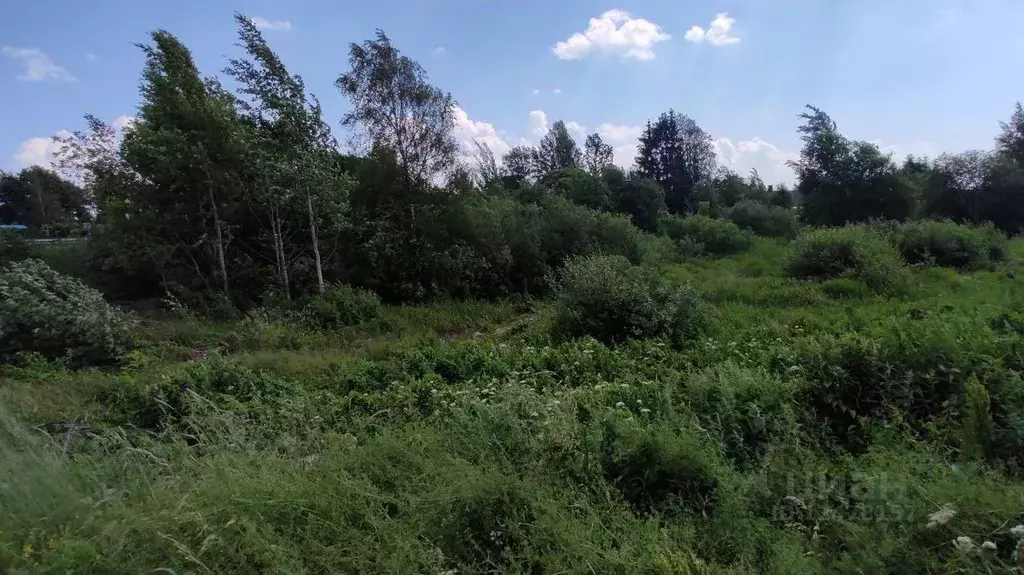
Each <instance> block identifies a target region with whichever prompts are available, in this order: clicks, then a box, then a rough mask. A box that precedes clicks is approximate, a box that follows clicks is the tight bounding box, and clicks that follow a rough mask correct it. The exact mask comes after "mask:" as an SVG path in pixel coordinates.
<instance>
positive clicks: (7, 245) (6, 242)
mask: <svg viewBox="0 0 1024 575" xmlns="http://www.w3.org/2000/svg"><path fill="white" fill-rule="evenodd" d="M30 257H32V245H31V244H29V243H28V241H27V240H25V236H24V235H22V233H21V232H14V231H8V230H0V266H2V265H5V264H8V263H11V262H20V261H21V260H25V259H28V258H30Z"/></svg>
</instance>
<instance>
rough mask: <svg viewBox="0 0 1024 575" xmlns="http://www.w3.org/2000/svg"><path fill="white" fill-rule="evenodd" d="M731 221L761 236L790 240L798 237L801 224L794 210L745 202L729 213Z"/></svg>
mask: <svg viewBox="0 0 1024 575" xmlns="http://www.w3.org/2000/svg"><path fill="white" fill-rule="evenodd" d="M728 215H729V219H730V220H732V222H733V223H734V224H736V225H737V226H739V227H741V228H743V229H745V230H749V231H751V232H754V233H755V234H757V235H759V236H766V237H771V238H776V237H777V238H790V237H793V236H794V235H796V231H797V228H798V227H799V223H798V222H797V220H796V214H794V213H793V210H790V209H787V208H783V207H779V206H769V205H768V204H765V203H762V202H758V201H754V200H743V201H742V202H740V203H738V204H736V205H735V206H733V207H732V208H730V209H729V211H728Z"/></svg>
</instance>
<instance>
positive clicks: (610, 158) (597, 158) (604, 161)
mask: <svg viewBox="0 0 1024 575" xmlns="http://www.w3.org/2000/svg"><path fill="white" fill-rule="evenodd" d="M583 149H584V152H583V169H585V170H587V171H588V172H590V174H591V175H594V176H600V175H601V172H602V171H603V170H604V169H605V168H607V167H608V166H611V165H613V163H614V152H613V151H612V147H611V146H610V145H608V144H606V143H604V140H602V139H601V135H600V134H598V133H596V132H595V133H593V134H590V135H589V136H587V141H586V142H585V143H584V144H583Z"/></svg>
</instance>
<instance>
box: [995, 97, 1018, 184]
mask: <svg viewBox="0 0 1024 575" xmlns="http://www.w3.org/2000/svg"><path fill="white" fill-rule="evenodd" d="M999 127H1000V128H1001V132H1000V134H999V136H998V137H997V138H996V150H997V151H999V153H1001V154H1003V155H1004V156H1006V157H1007V158H1010V159H1011V160H1012V161H1013V162H1016V164H1017V165H1018V166H1020V167H1021V168H1024V107H1021V104H1020V102H1017V105H1016V106H1015V107H1014V109H1013V114H1012V115H1011V116H1010V121H1009V122H1000V123H999Z"/></svg>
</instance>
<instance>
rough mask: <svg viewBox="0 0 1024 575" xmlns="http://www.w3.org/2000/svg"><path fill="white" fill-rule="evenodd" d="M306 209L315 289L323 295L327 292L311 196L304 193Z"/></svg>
mask: <svg viewBox="0 0 1024 575" xmlns="http://www.w3.org/2000/svg"><path fill="white" fill-rule="evenodd" d="M306 207H307V208H308V209H309V235H310V238H311V239H312V240H313V259H314V261H315V262H316V281H317V289H318V290H319V292H320V294H321V295H323V293H324V292H326V291H327V289H326V287H325V286H324V270H323V266H322V265H321V264H320V242H319V241H317V239H316V218H315V217H313V195H312V194H310V193H308V192H307V193H306Z"/></svg>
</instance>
